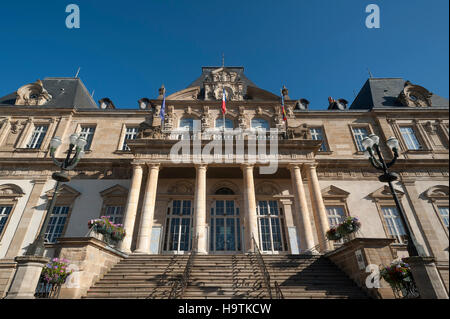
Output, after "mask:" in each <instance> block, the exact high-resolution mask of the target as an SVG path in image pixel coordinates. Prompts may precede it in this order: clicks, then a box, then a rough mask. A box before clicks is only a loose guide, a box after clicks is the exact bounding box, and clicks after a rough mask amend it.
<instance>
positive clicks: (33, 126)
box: [25, 122, 50, 150]
mask: <svg viewBox="0 0 450 319" xmlns="http://www.w3.org/2000/svg"><path fill="white" fill-rule="evenodd" d="M37 127H47V129H46V130H45V132H44V135H43V136H42V139H41V143H40V145H39V147H30V143H31V141H32V140H33V138H34V134H35V132H36V128H37ZM49 131H50V124H49V123H39V122H37V123H32V127H31V130H30V134H29V135H28V137H27V139H26V141H28V142H26V144H25V148H26V149H27V150H42V149H43V147H44V144H45V139H46V137H47V136H48V134H49ZM41 134H42V133H41ZM39 138H41V137H39Z"/></svg>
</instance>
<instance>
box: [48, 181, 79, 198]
mask: <svg viewBox="0 0 450 319" xmlns="http://www.w3.org/2000/svg"><path fill="white" fill-rule="evenodd" d="M53 194H54V189H53V188H52V189H50V190H48V191H46V192H45V195H47V197H49V198H51V197H53ZM57 194H58V197H62V196H64V197H72V198H76V197H78V196H80V195H81V193H80V192H79V191H77V190H76V189H74V188H72V187H70V186H68V185H67V184H63V185H61V186H60V187H59V188H58V191H57Z"/></svg>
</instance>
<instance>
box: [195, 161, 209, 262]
mask: <svg viewBox="0 0 450 319" xmlns="http://www.w3.org/2000/svg"><path fill="white" fill-rule="evenodd" d="M195 169H196V171H197V174H196V176H197V177H196V180H195V197H194V217H195V228H194V229H195V230H194V239H195V236H198V238H197V247H196V248H197V253H198V254H207V253H208V243H207V241H206V239H207V238H208V235H207V228H206V170H207V166H206V165H196V166H195ZM193 248H194V247H193Z"/></svg>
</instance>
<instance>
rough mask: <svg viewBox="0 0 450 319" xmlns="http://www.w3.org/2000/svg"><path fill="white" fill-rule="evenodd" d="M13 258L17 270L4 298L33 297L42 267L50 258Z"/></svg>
mask: <svg viewBox="0 0 450 319" xmlns="http://www.w3.org/2000/svg"><path fill="white" fill-rule="evenodd" d="M14 260H15V261H16V262H17V270H16V274H15V275H14V278H13V281H12V283H11V287H10V289H9V292H8V294H7V295H6V299H34V293H35V291H36V287H37V285H38V282H39V278H40V276H41V272H42V268H44V266H45V265H46V264H47V263H48V262H49V260H50V259H49V258H47V257H40V256H19V257H16V258H15V259H14Z"/></svg>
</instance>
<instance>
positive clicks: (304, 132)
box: [287, 123, 311, 140]
mask: <svg viewBox="0 0 450 319" xmlns="http://www.w3.org/2000/svg"><path fill="white" fill-rule="evenodd" d="M287 136H288V138H289V139H294V140H310V139H311V132H310V130H309V127H308V124H306V123H305V124H301V125H299V126H297V127H289V128H288V129H287Z"/></svg>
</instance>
